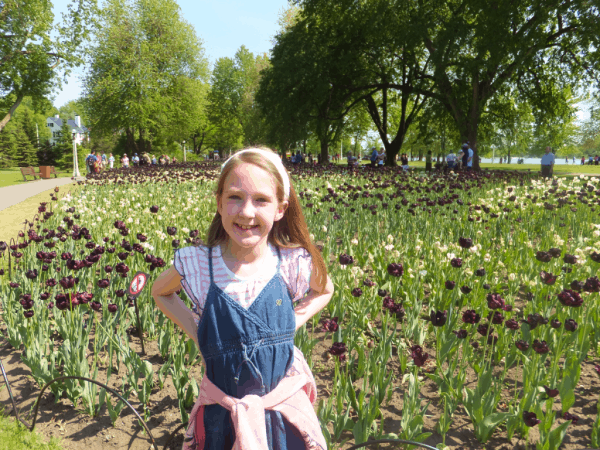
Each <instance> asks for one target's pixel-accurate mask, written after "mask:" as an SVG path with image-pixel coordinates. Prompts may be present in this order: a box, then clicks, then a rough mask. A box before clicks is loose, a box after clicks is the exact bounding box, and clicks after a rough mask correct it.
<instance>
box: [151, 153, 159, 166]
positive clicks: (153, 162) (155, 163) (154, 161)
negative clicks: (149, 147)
mask: <svg viewBox="0 0 600 450" xmlns="http://www.w3.org/2000/svg"><path fill="white" fill-rule="evenodd" d="M157 164H158V161H156V156H154V155H152V165H153V166H156V165H157Z"/></svg>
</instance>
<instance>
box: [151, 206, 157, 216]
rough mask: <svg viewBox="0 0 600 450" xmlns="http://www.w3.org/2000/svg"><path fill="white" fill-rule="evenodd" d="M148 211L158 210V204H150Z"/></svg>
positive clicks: (154, 211)
mask: <svg viewBox="0 0 600 450" xmlns="http://www.w3.org/2000/svg"><path fill="white" fill-rule="evenodd" d="M150 212H151V213H154V214H156V213H157V212H158V205H152V206H151V207H150Z"/></svg>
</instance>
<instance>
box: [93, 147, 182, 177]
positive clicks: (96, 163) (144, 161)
mask: <svg viewBox="0 0 600 450" xmlns="http://www.w3.org/2000/svg"><path fill="white" fill-rule="evenodd" d="M120 161H121V167H124V168H127V167H130V166H133V167H140V166H144V165H148V166H150V165H153V166H155V165H160V166H164V165H167V164H171V163H173V164H176V163H177V158H175V157H173V159H171V158H170V157H169V155H160V156H159V157H158V159H157V158H156V156H154V155H149V154H148V153H146V152H144V153H142V156H141V157H140V156H138V154H137V153H134V154H133V156H132V157H131V160H130V159H129V157H128V156H127V153H124V154H123V156H122V157H121V160H120ZM85 166H86V169H87V173H99V172H100V171H101V170H104V169H107V168H108V169H113V168H114V167H115V157H114V156H113V154H112V153H109V154H108V156H106V153H105V152H102V154H101V155H98V154H96V151H95V150H92V151H91V152H90V153H89V154H88V155H87V156H86V158H85Z"/></svg>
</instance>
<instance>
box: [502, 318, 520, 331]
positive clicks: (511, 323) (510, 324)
mask: <svg viewBox="0 0 600 450" xmlns="http://www.w3.org/2000/svg"><path fill="white" fill-rule="evenodd" d="M504 326H505V327H506V328H508V329H509V330H518V329H519V322H517V321H516V320H515V319H508V320H507V321H506V322H505V323H504Z"/></svg>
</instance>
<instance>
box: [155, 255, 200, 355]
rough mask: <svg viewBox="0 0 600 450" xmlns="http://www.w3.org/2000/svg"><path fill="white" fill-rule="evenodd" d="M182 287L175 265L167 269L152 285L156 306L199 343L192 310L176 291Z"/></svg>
mask: <svg viewBox="0 0 600 450" xmlns="http://www.w3.org/2000/svg"><path fill="white" fill-rule="evenodd" d="M179 289H181V275H179V273H177V270H175V268H174V267H171V268H169V269H167V270H165V271H164V272H163V273H161V274H160V275H159V277H158V278H157V279H156V281H155V282H154V284H153V285H152V296H153V297H154V301H156V306H158V308H159V309H160V310H161V311H162V312H163V313H164V315H165V316H167V317H168V318H169V319H171V320H172V321H173V322H174V323H175V324H177V326H179V328H181V329H182V330H183V331H185V333H186V334H187V335H188V336H189V337H190V338H192V339H193V340H194V342H195V343H196V344H198V326H197V325H196V322H195V321H194V317H193V316H192V311H191V310H190V309H189V308H188V307H187V306H186V305H185V303H184V302H183V300H181V299H180V298H179V296H178V295H177V294H176V293H175V292H176V291H178V290H179Z"/></svg>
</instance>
